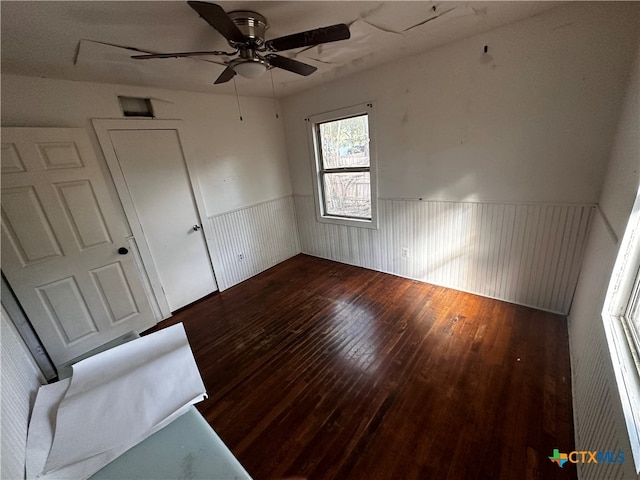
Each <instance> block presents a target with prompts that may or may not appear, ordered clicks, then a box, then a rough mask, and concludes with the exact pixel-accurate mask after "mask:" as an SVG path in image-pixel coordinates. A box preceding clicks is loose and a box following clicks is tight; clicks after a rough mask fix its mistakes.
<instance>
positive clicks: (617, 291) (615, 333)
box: [602, 192, 640, 472]
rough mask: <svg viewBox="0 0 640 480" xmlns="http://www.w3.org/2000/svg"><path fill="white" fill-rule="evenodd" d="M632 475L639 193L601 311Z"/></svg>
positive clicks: (639, 302)
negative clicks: (620, 406)
mask: <svg viewBox="0 0 640 480" xmlns="http://www.w3.org/2000/svg"><path fill="white" fill-rule="evenodd" d="M602 318H603V321H604V327H605V332H606V335H607V343H608V344H609V350H610V352H611V359H612V362H613V367H614V368H613V369H614V372H615V375H616V382H617V384H618V391H619V393H620V400H621V402H622V410H623V413H624V417H625V421H626V425H627V431H628V433H629V441H630V443H631V449H632V453H633V458H634V461H635V466H636V472H639V471H640V354H639V352H640V192H639V194H638V196H637V197H636V202H635V204H634V206H633V210H632V212H631V216H630V217H629V223H628V224H627V229H626V231H625V234H624V237H623V239H622V243H621V245H620V250H619V251H618V258H617V260H616V263H615V267H614V270H613V275H612V276H611V281H610V283H609V289H608V291H607V297H606V300H605V305H604V309H603V312H602Z"/></svg>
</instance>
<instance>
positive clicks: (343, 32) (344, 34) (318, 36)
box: [264, 23, 351, 52]
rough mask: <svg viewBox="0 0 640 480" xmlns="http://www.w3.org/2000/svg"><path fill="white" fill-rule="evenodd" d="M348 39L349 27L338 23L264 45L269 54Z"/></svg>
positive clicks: (270, 41)
mask: <svg viewBox="0 0 640 480" xmlns="http://www.w3.org/2000/svg"><path fill="white" fill-rule="evenodd" d="M349 38H351V33H350V32H349V27H348V26H347V25H345V24H344V23H338V24H337V25H331V26H329V27H321V28H315V29H313V30H307V31H306V32H300V33H294V34H292V35H287V36H284V37H280V38H274V39H273V40H268V41H267V42H265V44H264V45H265V47H266V49H267V50H269V51H271V52H283V51H285V50H291V49H292V48H300V47H309V46H313V45H320V44H321V43H329V42H337V41H339V40H347V39H349Z"/></svg>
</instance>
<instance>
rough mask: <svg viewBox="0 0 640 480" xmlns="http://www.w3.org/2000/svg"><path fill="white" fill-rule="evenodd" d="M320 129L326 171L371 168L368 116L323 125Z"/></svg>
mask: <svg viewBox="0 0 640 480" xmlns="http://www.w3.org/2000/svg"><path fill="white" fill-rule="evenodd" d="M319 127H320V146H321V148H322V162H323V166H324V168H325V169H327V168H340V167H368V166H369V122H368V120H367V115H360V116H358V117H351V118H344V119H342V120H335V121H333V122H326V123H321V124H320V125H319Z"/></svg>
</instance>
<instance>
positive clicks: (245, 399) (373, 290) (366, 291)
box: [159, 255, 576, 480]
mask: <svg viewBox="0 0 640 480" xmlns="http://www.w3.org/2000/svg"><path fill="white" fill-rule="evenodd" d="M176 322H184V325H185V328H186V331H187V334H188V336H189V340H190V342H191V346H192V348H193V351H194V353H195V357H196V361H197V362H198V365H199V367H200V371H201V373H202V376H203V379H204V382H205V385H206V387H207V390H208V393H209V399H208V400H206V401H204V402H202V403H200V404H199V406H198V408H199V410H200V411H201V412H202V413H203V415H205V417H206V418H207V420H208V421H209V423H210V424H211V426H212V427H213V428H214V429H215V430H216V431H217V432H218V434H219V435H220V436H221V437H222V439H223V440H224V441H225V443H226V444H227V445H228V446H229V448H231V450H232V451H233V453H234V454H235V455H236V456H237V457H238V459H239V460H240V462H241V463H242V464H243V465H244V466H245V468H246V469H247V470H248V471H249V473H250V474H251V475H252V476H253V477H254V478H255V479H256V480H266V479H277V478H282V477H286V476H303V477H306V478H308V479H310V480H316V479H340V480H345V479H367V480H371V479H375V480H378V479H389V480H392V479H393V480H399V479H402V480H405V479H436V480H445V479H450V480H453V479H461V480H462V479H465V480H471V479H492V480H495V479H545V480H548V479H575V478H576V468H575V465H573V464H568V463H567V464H565V465H564V467H563V468H562V469H561V468H559V467H558V465H556V464H555V463H553V462H551V461H550V460H549V458H548V457H549V456H551V455H552V454H553V449H555V448H557V449H559V450H560V451H561V452H570V451H572V450H573V449H574V440H573V423H572V421H573V419H572V409H571V381H570V366H569V348H568V340H567V325H566V320H565V318H564V317H562V316H559V315H554V314H550V313H545V312H541V311H538V310H534V309H531V308H527V307H522V306H518V305H514V304H510V303H505V302H501V301H498V300H492V299H487V298H483V297H479V296H476V295H472V294H468V293H462V292H459V291H455V290H450V289H446V288H442V287H436V286H433V285H429V284H426V283H421V282H418V281H413V280H408V279H406V278H401V277H396V276H393V275H389V274H384V273H380V272H375V271H371V270H366V269H363V268H359V267H354V266H349V265H344V264H340V263H336V262H332V261H328V260H323V259H319V258H315V257H310V256H307V255H298V256H296V257H293V258H291V259H289V260H287V261H285V262H283V263H281V264H279V265H277V266H275V267H273V268H271V269H269V270H267V271H265V272H263V273H261V274H259V275H257V276H255V277H253V278H251V279H249V280H247V281H245V282H243V283H241V284H239V285H237V286H235V287H233V288H231V289H229V290H227V291H224V292H222V293H215V294H213V295H210V296H209V297H207V298H205V299H203V300H201V301H199V302H197V303H195V304H193V305H191V306H189V307H187V308H185V309H183V310H181V311H179V312H177V313H176V314H174V316H173V317H172V318H170V319H168V320H166V321H164V322H162V323H161V324H160V325H159V328H163V327H166V326H168V325H171V324H173V323H176Z"/></svg>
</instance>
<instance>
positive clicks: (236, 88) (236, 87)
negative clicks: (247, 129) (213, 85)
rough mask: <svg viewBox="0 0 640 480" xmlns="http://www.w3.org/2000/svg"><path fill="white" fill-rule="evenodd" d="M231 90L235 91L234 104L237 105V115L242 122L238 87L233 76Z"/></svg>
mask: <svg viewBox="0 0 640 480" xmlns="http://www.w3.org/2000/svg"><path fill="white" fill-rule="evenodd" d="M233 88H234V89H235V91H236V103H237V104H238V115H239V116H240V121H241V122H242V121H244V120H242V110H240V97H239V96H238V85H237V84H236V77H235V75H234V76H233Z"/></svg>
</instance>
